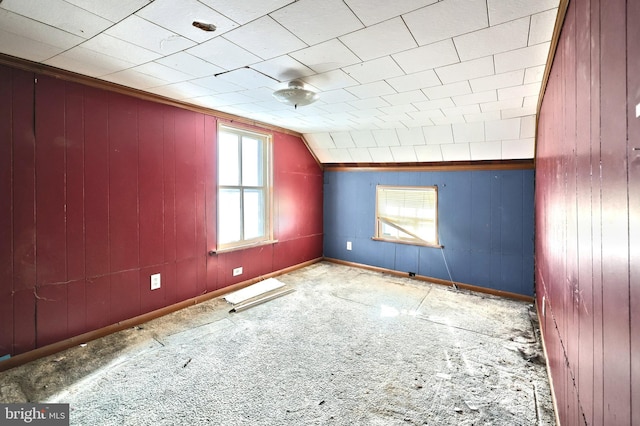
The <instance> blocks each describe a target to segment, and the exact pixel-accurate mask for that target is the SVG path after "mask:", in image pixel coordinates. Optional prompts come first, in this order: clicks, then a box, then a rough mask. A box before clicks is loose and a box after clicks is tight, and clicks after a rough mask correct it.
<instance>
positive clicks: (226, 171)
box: [218, 132, 240, 185]
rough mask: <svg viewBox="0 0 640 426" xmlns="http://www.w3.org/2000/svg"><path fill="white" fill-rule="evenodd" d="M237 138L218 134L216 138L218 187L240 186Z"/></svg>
mask: <svg viewBox="0 0 640 426" xmlns="http://www.w3.org/2000/svg"><path fill="white" fill-rule="evenodd" d="M238 143H239V138H238V136H236V135H234V134H232V133H226V132H220V133H219V137H218V185H240V162H239V161H238V160H239V157H238V152H239V150H238Z"/></svg>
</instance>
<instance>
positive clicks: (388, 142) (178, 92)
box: [0, 0, 559, 163]
mask: <svg viewBox="0 0 640 426" xmlns="http://www.w3.org/2000/svg"><path fill="white" fill-rule="evenodd" d="M558 1H559V0H536V1H531V0H508V1H507V0H440V1H437V0H403V1H397V2H393V1H388V0H324V1H317V0H297V1H294V0H199V1H198V0H180V1H179V2H178V1H175V0H127V1H125V2H123V1H120V0H102V1H93V0H3V1H1V2H0V53H4V54H7V55H11V56H15V57H19V58H23V59H27V60H31V61H35V62H40V63H43V64H47V65H50V66H53V67H57V68H61V69H66V70H69V71H73V72H76V73H80V74H85V75H88V76H91V77H95V78H98V79H102V80H105V81H110V82H114V83H117V84H121V85H124V86H129V87H133V88H136V89H140V90H144V91H148V92H150V93H155V94H158V95H160V96H164V97H168V98H172V99H176V100H180V101H183V102H187V103H191V104H194V105H198V106H203V107H207V108H213V109H216V110H220V111H224V112H228V113H232V114H236V115H239V116H242V117H246V118H249V119H251V120H257V121H261V122H264V123H268V124H273V125H276V126H280V127H284V128H288V129H291V130H295V131H298V132H300V133H303V134H305V138H306V139H307V141H308V143H309V145H310V147H311V149H312V150H313V151H314V153H315V155H316V157H317V158H318V159H319V160H320V161H322V162H324V163H351V162H360V163H371V162H383V163H393V162H425V161H429V162H430V161H457V160H463V161H469V160H471V161H473V160H500V159H519V158H532V157H533V155H534V136H535V114H536V105H537V102H538V96H539V91H540V86H541V81H542V78H543V74H544V69H545V65H546V59H547V54H548V51H549V46H550V40H551V36H552V32H553V27H554V22H555V18H556V14H557V7H558ZM195 20H198V21H202V22H205V23H210V24H213V25H215V26H216V27H217V30H216V31H215V32H204V31H202V30H200V29H197V28H195V27H194V26H193V25H192V23H193V21H195ZM293 79H301V80H303V81H304V82H305V84H306V85H307V86H308V88H310V89H312V90H315V91H318V92H319V93H320V100H319V101H318V102H316V103H315V104H312V105H308V106H305V107H299V108H297V109H294V108H293V107H290V106H287V105H284V104H280V103H278V102H277V101H275V100H274V99H273V97H272V96H271V93H272V92H273V91H274V90H276V89H278V88H283V87H286V85H287V83H288V82H289V81H290V80H293Z"/></svg>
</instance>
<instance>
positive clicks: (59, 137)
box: [0, 66, 323, 356]
mask: <svg viewBox="0 0 640 426" xmlns="http://www.w3.org/2000/svg"><path fill="white" fill-rule="evenodd" d="M216 131H217V118H216V117H215V116H213V115H206V114H203V113H198V112H193V111H187V110H184V109H180V108H176V107H173V106H168V105H163V104H159V103H153V102H150V101H146V100H141V99H137V98H134V97H129V96H126V95H123V94H117V93H113V92H108V91H105V90H101V89H97V88H92V87H88V86H83V85H81V84H77V83H72V82H68V81H63V80H58V79H55V78H53V77H48V76H42V75H37V74H34V73H31V72H27V71H22V70H18V69H14V68H11V67H6V66H0V200H2V201H1V202H0V356H1V355H4V354H12V355H15V354H19V353H23V352H26V351H29V350H31V349H34V348H37V347H41V346H44V345H47V344H50V343H53V342H56V341H60V340H63V339H66V338H69V337H71V336H75V335H78V334H81V333H85V332H88V331H91V330H95V329H98V328H101V327H104V326H107V325H109V324H114V323H117V322H119V321H122V320H124V319H128V318H132V317H135V316H137V315H140V314H143V313H146V312H150V311H152V310H155V309H159V308H162V307H165V306H169V305H171V304H174V303H177V302H179V301H182V300H186V299H189V298H191V297H195V296H198V295H201V294H203V293H206V292H210V291H213V290H216V289H220V288H223V287H226V286H229V285H232V284H235V283H238V282H241V281H244V280H247V279H251V278H255V277H259V276H261V275H265V274H268V273H271V272H274V271H278V270H281V269H284V268H287V267H290V266H293V265H296V264H299V263H303V262H305V261H308V260H312V259H316V258H319V257H321V256H322V186H323V182H322V180H323V178H322V176H323V173H322V170H321V168H320V167H319V165H318V164H317V163H316V162H315V160H314V158H313V156H312V155H311V154H310V153H309V151H308V149H307V148H306V146H305V145H304V143H303V142H302V140H301V139H300V138H299V137H296V136H292V135H288V134H282V133H278V132H271V133H273V135H274V170H275V171H274V190H273V191H274V232H275V235H274V236H275V238H276V239H277V240H278V243H276V244H272V245H267V246H261V247H255V248H251V249H247V250H238V251H234V252H228V253H223V254H218V255H216V256H209V255H208V251H209V250H210V249H213V248H215V245H216V235H215V234H216V169H215V163H216V161H215V153H216V148H215V142H216ZM239 266H242V267H243V268H244V273H243V274H242V275H240V276H237V277H233V276H232V270H233V268H236V267H239ZM154 273H161V277H162V286H161V288H160V289H159V290H155V291H151V290H150V275H151V274H154Z"/></svg>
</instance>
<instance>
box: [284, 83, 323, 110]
mask: <svg viewBox="0 0 640 426" xmlns="http://www.w3.org/2000/svg"><path fill="white" fill-rule="evenodd" d="M273 97H274V98H276V99H277V100H279V101H280V102H282V103H284V104H287V105H293V107H294V108H298V107H299V106H304V105H309V104H310V103H313V102H315V101H317V100H318V99H320V95H318V94H317V93H316V92H312V91H311V90H307V89H305V88H304V83H303V82H302V81H300V80H293V81H290V82H289V86H288V87H287V88H286V89H280V90H276V91H275V92H273Z"/></svg>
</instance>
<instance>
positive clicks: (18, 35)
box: [0, 0, 100, 62]
mask: <svg viewBox="0 0 640 426" xmlns="http://www.w3.org/2000/svg"><path fill="white" fill-rule="evenodd" d="M0 2H1V0H0ZM7 12H8V13H9V14H10V15H11V14H13V15H17V16H22V17H23V18H25V19H26V20H29V21H33V22H37V23H38V24H41V25H44V26H45V27H49V28H51V29H53V30H56V31H61V32H63V33H66V34H69V35H71V36H73V37H78V38H80V39H82V41H81V42H80V43H78V44H74V45H73V46H71V47H69V48H67V49H64V48H62V47H60V46H53V45H49V46H51V47H55V48H58V49H63V50H62V51H61V52H58V53H56V54H55V55H53V56H50V57H47V58H46V59H43V60H42V61H41V62H45V61H48V60H49V59H52V58H55V57H56V56H58V55H61V54H63V53H65V52H67V51H69V50H71V49H73V48H75V47H78V46H80V45H81V44H82V43H84V42H85V41H88V40H90V39H89V38H84V37H82V36H79V35H77V34H74V33H70V32H69V31H66V30H63V29H62V28H58V27H54V26H53V25H49V24H47V23H44V22H41V21H38V20H36V19H33V18H29V17H26V16H24V15H21V14H20V13H16V12H12V11H10V10H7ZM2 30H3V31H6V32H8V33H9V34H13V35H15V36H17V37H22V38H26V39H27V40H31V41H33V42H36V43H44V42H42V41H41V40H36V39H33V38H29V37H26V36H24V35H22V34H18V33H14V32H11V31H7V30H6V29H4V28H3V29H2ZM98 34H100V33H98ZM98 34H96V35H98ZM93 37H95V36H93ZM93 37H91V38H93Z"/></svg>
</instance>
